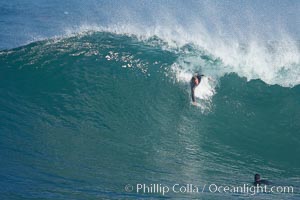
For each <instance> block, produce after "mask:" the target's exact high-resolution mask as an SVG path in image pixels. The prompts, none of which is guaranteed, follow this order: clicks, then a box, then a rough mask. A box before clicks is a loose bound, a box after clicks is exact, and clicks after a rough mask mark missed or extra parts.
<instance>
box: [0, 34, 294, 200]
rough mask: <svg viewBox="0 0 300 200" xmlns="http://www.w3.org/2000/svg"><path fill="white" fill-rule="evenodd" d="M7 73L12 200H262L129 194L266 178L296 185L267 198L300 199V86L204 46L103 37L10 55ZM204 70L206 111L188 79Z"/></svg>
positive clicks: (5, 125) (3, 185) (1, 148)
mask: <svg viewBox="0 0 300 200" xmlns="http://www.w3.org/2000/svg"><path fill="white" fill-rule="evenodd" d="M195 59H196V61H195ZM199 63H201V65H199ZM0 66H1V68H0V70H1V72H0V86H1V87H0V94H1V95H0V105H1V109H0V116H1V120H0V138H1V140H0V158H1V164H0V176H1V182H0V197H1V199H116V198H150V199H151V198H157V197H166V198H172V197H177V198H180V199H182V198H186V199H190V198H199V199H232V198H237V199H246V198H250V199H251V198H252V197H253V195H251V194H243V193H229V194H219V193H212V192H210V191H209V190H208V188H206V189H205V190H204V192H203V193H202V192H200V193H174V192H169V193H167V194H165V195H164V196H163V195H162V194H161V193H159V194H155V193H148V194H143V193H137V192H136V190H135V189H136V188H134V191H132V192H128V191H125V186H126V185H127V184H131V185H132V186H134V187H135V186H136V184H138V183H141V184H148V185H150V184H162V185H165V186H172V185H174V184H176V183H178V184H180V185H186V184H194V185H198V186H200V188H201V190H202V186H203V185H204V184H207V185H209V184H219V185H242V184H249V185H251V183H252V181H253V175H254V174H255V173H260V174H261V175H262V177H263V178H265V179H268V180H270V181H272V182H273V183H274V184H276V185H283V186H285V185H292V186H293V187H294V193H293V194H256V195H255V198H256V199H299V197H300V195H299V187H300V179H299V175H300V161H299V156H298V155H299V154H300V148H299V146H300V136H299V128H300V124H299V121H300V100H299V99H300V87H299V85H298V83H297V81H296V80H297V79H293V78H290V79H289V78H288V76H284V75H282V77H280V78H279V79H276V77H275V76H274V77H272V78H274V79H272V80H274V81H275V82H276V83H277V84H267V83H265V82H263V81H262V80H260V79H252V80H247V78H245V77H243V76H242V75H243V73H244V74H245V73H246V72H245V71H243V70H238V71H236V72H234V71H232V72H230V70H232V68H230V66H229V65H226V64H224V62H223V61H222V60H220V59H218V58H217V57H215V56H214V55H211V54H210V53H208V52H206V50H205V49H202V48H199V47H198V46H195V45H193V44H189V45H185V46H183V47H170V46H168V45H167V43H166V42H165V41H164V40H161V39H159V38H157V37H152V38H149V39H147V40H140V39H138V38H136V37H135V36H125V35H120V34H115V33H109V32H97V31H96V32H87V33H84V34H80V35H74V36H71V37H65V38H59V39H47V40H42V41H39V42H34V43H30V44H28V45H25V46H21V47H18V48H14V49H9V50H3V51H1V52H0ZM222 69H225V71H224V70H222ZM293 69H296V70H297V69H299V63H295V64H294V68H293ZM195 70H196V71H201V72H203V73H205V74H207V75H209V76H212V77H213V78H214V79H215V82H213V83H210V85H212V87H211V88H207V87H203V90H208V91H213V94H212V95H211V96H208V97H207V98H202V99H200V100H198V102H199V104H200V106H199V107H195V106H193V105H191V100H190V93H189V92H190V89H189V82H188V79H186V78H185V77H186V76H187V77H188V78H190V75H191V74H192V73H193V72H194V71H195ZM226 70H228V71H226ZM223 72H224V73H223ZM292 73H293V74H294V75H295V76H298V75H299V74H297V71H292ZM241 74H242V75H241ZM287 75H290V74H289V72H287ZM283 79H284V80H286V81H287V82H286V83H287V84H286V85H292V86H290V87H286V86H285V85H280V81H278V80H283ZM265 80H267V81H268V80H270V79H268V77H265ZM289 81H290V82H289ZM270 82H272V81H270ZM199 97H200V98H201V97H202V96H201V94H200V96H199Z"/></svg>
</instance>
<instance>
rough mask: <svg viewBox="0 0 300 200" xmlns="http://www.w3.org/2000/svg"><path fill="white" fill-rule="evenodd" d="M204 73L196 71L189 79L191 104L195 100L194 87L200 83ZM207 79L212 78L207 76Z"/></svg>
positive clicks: (194, 102)
mask: <svg viewBox="0 0 300 200" xmlns="http://www.w3.org/2000/svg"><path fill="white" fill-rule="evenodd" d="M203 76H204V75H203V74H201V75H200V74H198V73H196V74H195V75H194V76H193V77H192V79H191V82H190V84H191V96H192V101H193V104H194V105H196V100H195V88H196V87H197V86H198V85H199V84H200V82H201V78H202V77H203ZM208 79H209V80H212V79H211V78H209V77H208Z"/></svg>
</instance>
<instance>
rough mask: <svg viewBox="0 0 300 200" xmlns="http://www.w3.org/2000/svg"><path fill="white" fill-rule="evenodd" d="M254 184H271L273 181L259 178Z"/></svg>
mask: <svg viewBox="0 0 300 200" xmlns="http://www.w3.org/2000/svg"><path fill="white" fill-rule="evenodd" d="M253 184H254V185H270V184H271V182H270V181H267V180H257V181H254V182H253Z"/></svg>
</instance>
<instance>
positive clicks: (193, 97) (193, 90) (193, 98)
mask: <svg viewBox="0 0 300 200" xmlns="http://www.w3.org/2000/svg"><path fill="white" fill-rule="evenodd" d="M191 96H192V101H193V104H195V103H196V101H195V87H192V88H191Z"/></svg>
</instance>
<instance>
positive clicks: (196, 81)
mask: <svg viewBox="0 0 300 200" xmlns="http://www.w3.org/2000/svg"><path fill="white" fill-rule="evenodd" d="M195 84H196V85H198V84H199V79H198V78H197V77H195Z"/></svg>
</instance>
